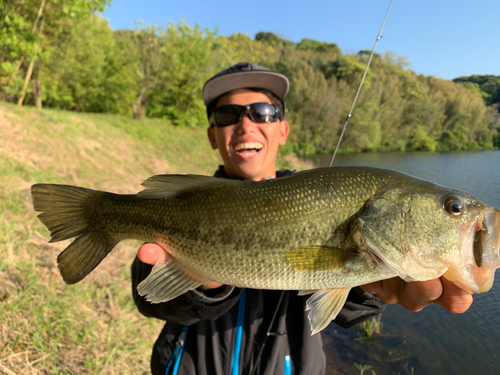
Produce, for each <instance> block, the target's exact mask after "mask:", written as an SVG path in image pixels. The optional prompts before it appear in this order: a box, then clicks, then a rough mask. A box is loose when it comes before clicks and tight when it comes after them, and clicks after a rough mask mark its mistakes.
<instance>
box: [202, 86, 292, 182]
mask: <svg viewBox="0 0 500 375" xmlns="http://www.w3.org/2000/svg"><path fill="white" fill-rule="evenodd" d="M259 102H267V103H269V102H270V99H269V98H268V97H267V96H266V95H265V94H263V93H260V92H255V91H250V90H246V89H241V90H234V91H231V92H230V93H228V94H226V95H224V96H222V97H221V98H220V99H219V102H218V103H217V106H216V108H217V107H220V106H223V105H229V104H237V105H248V104H252V103H259ZM287 136H288V123H287V122H286V121H281V120H278V121H276V122H271V123H264V124H257V123H255V122H253V121H252V120H250V118H249V117H248V115H247V114H245V115H244V116H243V117H242V119H241V121H240V122H238V123H236V124H234V125H229V126H225V127H217V126H215V127H209V128H208V138H209V139H210V143H211V145H212V148H213V149H214V150H215V149H218V150H219V152H220V154H221V156H222V159H223V161H224V169H225V171H226V174H227V175H229V176H233V177H239V178H244V179H250V180H255V181H260V180H264V179H266V178H268V177H269V176H276V166H275V165H276V155H277V154H278V147H279V146H280V145H281V146H283V145H284V144H285V143H286V138H287Z"/></svg>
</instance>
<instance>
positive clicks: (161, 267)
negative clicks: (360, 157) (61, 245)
mask: <svg viewBox="0 0 500 375" xmlns="http://www.w3.org/2000/svg"><path fill="white" fill-rule="evenodd" d="M143 185H144V186H145V187H146V189H145V190H143V191H141V192H139V193H138V194H137V195H118V194H113V193H108V192H101V191H94V190H89V189H85V188H80V187H74V186H66V185H51V184H36V185H33V187H32V196H33V204H34V209H35V210H36V211H40V212H41V214H39V215H38V217H39V219H40V220H41V221H42V223H43V224H44V225H45V226H46V227H47V228H48V229H49V231H50V234H51V237H52V238H51V242H57V241H61V240H65V239H69V238H73V237H76V239H75V241H74V242H72V243H71V244H70V245H69V246H68V247H67V248H66V249H65V250H64V251H63V252H62V253H61V254H60V255H59V256H58V266H59V270H60V272H61V275H62V277H63V279H64V281H65V282H66V283H68V284H73V283H76V282H79V281H80V280H82V279H83V278H84V277H85V276H86V275H88V274H89V273H90V272H91V271H92V270H93V269H94V268H95V267H96V266H97V265H98V264H99V263H100V262H101V261H102V259H103V258H104V257H105V256H106V255H107V254H108V253H109V252H110V251H111V250H112V249H113V247H114V246H115V245H116V244H117V243H118V242H120V241H121V240H124V239H138V240H142V241H147V242H156V243H158V244H160V245H162V246H163V247H165V248H166V249H167V250H168V252H169V254H170V255H171V259H170V260H169V261H168V262H163V263H159V264H157V265H156V266H155V267H154V268H153V271H152V272H151V274H150V275H149V276H148V278H146V279H145V280H144V281H143V282H142V283H141V284H140V285H139V287H138V290H139V293H140V294H141V295H145V296H146V298H147V299H148V300H149V301H151V302H153V303H159V302H164V301H168V300H171V299H173V298H175V297H177V296H179V295H181V294H183V293H186V292H187V291H189V290H193V289H195V288H198V287H199V286H201V285H206V284H207V283H209V282H210V281H217V282H220V283H223V284H227V285H234V286H237V287H248V288H258V289H287V290H299V291H301V293H302V294H307V293H314V294H313V295H312V296H311V297H310V298H309V299H308V301H307V309H309V310H310V313H309V320H310V323H311V327H312V333H313V334H314V333H316V332H318V331H320V330H322V329H323V328H325V327H326V326H327V325H328V324H329V323H330V321H331V320H332V319H334V318H335V316H336V315H337V314H338V312H339V311H340V309H341V308H342V307H343V305H344V302H345V300H346V298H347V294H348V292H349V290H350V289H351V288H352V287H355V286H358V285H363V284H366V283H370V282H374V281H378V280H383V279H387V278H391V277H394V276H399V277H401V278H402V279H404V280H406V281H416V280H429V279H434V278H437V277H440V276H441V275H444V276H445V277H446V278H447V279H449V280H451V281H453V282H454V283H455V284H457V285H458V286H460V287H461V288H463V289H465V290H467V291H470V292H472V293H483V292H486V291H488V290H489V289H490V288H491V287H492V285H493V278H494V273H495V270H496V269H497V268H499V267H500V257H499V247H500V234H499V233H500V210H498V209H496V208H493V207H489V206H487V205H485V204H483V203H482V202H480V201H478V200H477V199H475V198H474V197H472V196H471V195H470V194H468V193H465V192H462V191H460V190H456V189H451V188H447V187H444V186H440V185H437V184H434V183H432V182H429V181H424V180H421V179H418V178H415V177H411V176H409V175H406V174H404V173H400V172H396V171H392V170H387V169H379V168H369V167H335V168H320V169H314V170H309V171H304V172H299V173H296V174H294V175H291V176H288V177H283V178H277V179H271V180H266V181H259V182H255V181H235V180H228V179H221V178H215V177H207V176H195V175H160V176H154V177H151V178H149V179H148V180H146V181H145V182H144V183H143Z"/></svg>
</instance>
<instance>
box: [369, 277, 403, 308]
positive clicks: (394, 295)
mask: <svg viewBox="0 0 500 375" xmlns="http://www.w3.org/2000/svg"><path fill="white" fill-rule="evenodd" d="M403 283H404V280H402V279H400V278H399V277H394V278H392V279H387V280H381V281H376V282H374V283H370V284H365V285H361V289H363V290H364V291H366V292H368V293H371V294H376V295H377V296H378V297H379V298H380V299H381V300H382V301H384V302H385V303H388V304H391V305H393V304H395V303H398V296H399V294H400V290H401V289H402V288H404V286H403Z"/></svg>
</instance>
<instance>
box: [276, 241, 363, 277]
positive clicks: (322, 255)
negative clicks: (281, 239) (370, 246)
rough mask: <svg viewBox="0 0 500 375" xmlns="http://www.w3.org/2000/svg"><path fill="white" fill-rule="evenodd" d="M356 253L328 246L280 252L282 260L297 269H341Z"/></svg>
mask: <svg viewBox="0 0 500 375" xmlns="http://www.w3.org/2000/svg"><path fill="white" fill-rule="evenodd" d="M356 255H357V254H356V253H353V252H350V251H346V250H341V249H337V248H334V247H330V246H306V247H300V248H297V249H293V250H289V251H286V252H284V253H283V254H282V256H283V260H284V261H285V262H286V263H287V264H288V265H289V266H290V267H291V268H293V269H295V270H298V271H328V270H341V269H344V268H346V263H347V262H348V261H349V260H351V259H353V257H355V256H356Z"/></svg>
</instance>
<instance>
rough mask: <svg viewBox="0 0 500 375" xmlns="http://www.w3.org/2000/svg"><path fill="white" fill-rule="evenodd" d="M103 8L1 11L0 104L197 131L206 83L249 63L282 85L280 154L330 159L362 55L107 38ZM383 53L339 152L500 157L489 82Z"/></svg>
mask: <svg viewBox="0 0 500 375" xmlns="http://www.w3.org/2000/svg"><path fill="white" fill-rule="evenodd" d="M107 5H109V1H108V0H93V1H86V0H64V1H62V0H36V1H35V0H4V2H3V3H2V4H1V5H0V100H2V101H6V102H12V103H18V104H20V105H21V104H24V105H35V106H37V107H39V108H41V107H42V106H44V107H50V108H58V109H64V110H69V111H83V112H101V113H113V114H122V115H130V116H134V117H135V118H136V119H138V120H141V119H143V118H144V117H155V118H162V119H165V120H168V121H169V122H170V123H172V124H173V125H175V126H184V125H189V126H198V127H205V126H207V119H206V113H205V107H204V105H203V101H202V95H201V90H202V88H203V84H204V82H205V81H206V80H207V79H208V78H210V77H211V76H212V75H213V74H215V73H217V72H218V71H220V70H221V69H224V68H226V67H227V66H230V65H232V64H235V63H238V62H243V61H249V62H254V63H257V64H261V65H265V66H268V67H270V68H271V69H273V70H276V71H279V72H282V73H284V74H286V75H287V76H288V78H289V79H290V83H291V89H290V94H289V96H288V100H287V108H286V117H287V120H288V122H289V123H290V126H291V133H290V138H289V140H290V142H288V144H287V146H286V147H285V149H284V152H297V153H300V154H312V153H318V152H330V151H331V150H332V148H333V147H334V146H335V142H336V140H337V138H338V134H339V132H340V130H341V127H342V125H343V123H344V121H345V118H346V115H347V113H348V110H349V107H350V105H351V102H352V99H353V97H354V94H355V91H356V89H357V86H358V84H359V82H360V79H361V76H362V74H363V71H364V68H365V65H366V62H367V59H368V56H369V54H370V51H367V50H362V51H359V53H357V54H343V53H342V51H341V50H340V48H339V47H338V46H337V45H336V44H334V43H327V42H322V41H317V40H312V39H302V40H301V41H300V42H299V43H294V42H292V41H289V40H286V39H283V38H280V37H279V36H277V35H276V34H274V33H269V32H260V33H258V34H257V35H256V36H255V38H253V39H252V38H250V37H248V36H247V35H243V34H233V35H231V36H229V37H226V36H222V35H218V33H217V30H211V29H208V28H201V27H200V26H199V25H195V26H190V25H188V24H187V23H185V22H184V21H181V22H179V23H177V24H175V23H170V24H169V25H143V24H140V23H138V24H136V26H135V28H134V29H123V30H116V31H115V30H112V29H111V28H110V27H109V25H108V22H107V20H106V19H103V18H102V17H101V16H100V15H99V12H102V11H103V10H104V9H105V7H106V6H107ZM409 66H410V63H409V62H408V61H407V60H406V59H405V58H404V57H401V56H398V55H396V54H394V53H385V54H384V55H383V56H381V55H379V54H376V55H375V58H374V59H373V61H372V64H371V67H370V70H369V72H368V75H367V78H366V80H365V83H364V87H363V88H362V90H361V94H360V97H359V99H358V102H357V106H356V108H355V111H354V116H353V117H352V119H351V120H350V125H349V131H348V132H346V135H345V138H344V141H343V143H342V146H341V148H342V150H343V151H421V150H425V151H446V150H471V149H491V148H493V147H500V134H499V132H498V130H499V121H498V116H497V117H495V116H492V115H493V113H494V112H495V111H496V110H498V103H499V102H500V77H495V76H471V77H460V78H457V79H455V80H453V81H448V80H443V79H438V78H435V77H433V76H424V75H419V74H416V73H415V72H413V71H412V70H410V69H409Z"/></svg>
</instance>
